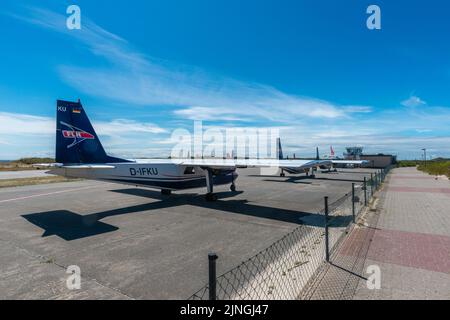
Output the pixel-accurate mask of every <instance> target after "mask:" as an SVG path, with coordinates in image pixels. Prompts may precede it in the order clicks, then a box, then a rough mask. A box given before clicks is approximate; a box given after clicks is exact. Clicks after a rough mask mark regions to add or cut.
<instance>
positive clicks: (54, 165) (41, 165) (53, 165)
mask: <svg viewBox="0 0 450 320" xmlns="http://www.w3.org/2000/svg"><path fill="white" fill-rule="evenodd" d="M33 167H37V168H50V169H52V168H63V169H114V168H115V166H112V165H107V164H79V165H78V164H77V165H64V164H62V163H37V164H34V165H33Z"/></svg>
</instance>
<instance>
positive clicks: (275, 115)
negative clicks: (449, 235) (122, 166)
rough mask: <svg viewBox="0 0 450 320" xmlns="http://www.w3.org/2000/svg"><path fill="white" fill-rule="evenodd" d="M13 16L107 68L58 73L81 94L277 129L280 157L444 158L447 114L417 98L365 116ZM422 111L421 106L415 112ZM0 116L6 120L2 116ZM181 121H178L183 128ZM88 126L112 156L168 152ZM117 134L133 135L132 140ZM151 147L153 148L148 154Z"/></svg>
mask: <svg viewBox="0 0 450 320" xmlns="http://www.w3.org/2000/svg"><path fill="white" fill-rule="evenodd" d="M16 17H17V16H16ZM18 18H19V19H21V20H25V21H27V22H28V23H32V24H34V25H39V26H41V27H45V28H48V29H50V30H53V31H56V32H60V33H64V34H66V35H67V36H70V37H75V38H76V39H77V40H78V41H80V42H81V43H82V44H84V45H86V47H87V48H88V49H89V50H90V51H91V52H92V53H93V54H95V55H98V56H101V57H103V58H105V59H106V60H107V61H108V62H109V63H110V66H108V68H106V67H105V68H100V67H83V68H82V67H77V66H60V67H59V69H58V70H59V73H60V75H61V77H62V79H63V80H64V81H66V82H67V83H68V84H70V85H71V86H73V87H74V88H76V89H78V90H80V91H81V92H83V93H85V94H89V95H93V96H96V97H103V98H105V99H106V100H109V99H112V100H116V101H119V102H124V103H127V104H134V105H143V106H158V107H161V106H170V107H172V108H170V109H169V108H168V110H171V112H173V114H174V115H175V116H176V117H179V118H182V119H183V120H186V119H189V120H193V119H204V120H210V121H216V120H217V121H229V122H234V123H235V125H237V126H238V125H242V121H245V122H244V124H245V126H250V125H251V123H252V121H253V122H256V123H269V122H268V121H267V120H269V121H272V122H271V124H272V125H274V124H275V123H276V124H280V123H281V126H284V127H283V128H282V129H281V136H282V138H283V141H284V145H286V146H287V147H286V151H289V150H294V151H295V150H301V151H302V152H310V154H309V155H314V147H315V146H316V145H319V146H321V148H326V150H328V148H329V145H330V144H332V145H333V146H334V147H335V149H336V150H338V149H341V150H343V148H344V147H345V146H347V145H349V144H361V145H364V146H366V150H368V151H369V152H400V153H408V154H414V152H420V151H415V150H416V149H417V148H418V146H427V147H430V148H431V147H433V148H435V149H436V150H442V153H443V154H447V155H450V151H449V150H448V147H447V146H448V145H449V138H448V136H449V134H448V123H450V109H449V108H446V107H432V106H428V105H427V104H426V102H425V101H423V100H422V99H421V98H419V97H417V96H411V97H410V98H408V99H407V100H405V101H402V102H401V105H403V106H406V107H409V109H405V108H401V107H400V106H397V107H394V108H390V109H386V110H385V111H383V110H381V111H380V110H379V111H378V112H377V114H376V116H374V117H370V118H369V117H367V116H365V115H364V114H367V113H370V112H372V111H373V109H372V107H370V106H364V105H354V104H348V105H340V104H336V103H332V102H329V101H323V100H319V99H314V98H310V97H302V96H297V95H292V94H287V93H284V92H282V91H280V90H278V89H276V88H274V87H271V86H267V85H263V84H259V83H252V82H246V81H240V80H236V79H231V78H227V77H221V76H217V75H212V74H208V73H206V72H204V71H202V70H200V69H198V68H195V67H189V66H181V65H174V64H172V63H169V62H167V61H162V60H156V59H154V58H151V57H148V56H145V55H144V54H142V53H140V52H139V51H137V50H135V49H133V48H132V47H131V46H130V45H129V44H128V43H127V42H126V40H124V39H122V38H120V37H118V36H116V35H114V34H112V33H110V32H108V31H106V30H104V29H102V28H101V27H99V26H97V25H96V24H95V23H93V22H92V21H89V19H88V18H87V17H86V16H83V29H82V30H80V31H76V32H73V31H68V30H67V29H66V28H64V25H65V16H63V15H59V14H56V13H53V12H51V11H48V10H45V9H39V8H29V9H28V11H27V14H26V15H25V16H20V17H18ZM425 105H427V108H416V107H420V106H425ZM173 107H175V108H173ZM354 114H361V115H360V117H358V118H361V119H358V120H355V119H354V117H352V115H354ZM7 115H8V114H7ZM9 115H11V114H9ZM0 116H4V117H7V116H5V113H3V114H1V115H0ZM27 117H33V118H27ZM13 118H14V119H6V118H0V121H1V123H2V124H3V123H10V124H8V125H7V126H5V127H4V128H3V129H2V128H1V127H2V126H0V133H1V132H2V131H1V130H4V131H8V130H9V129H10V130H11V132H16V134H17V135H20V134H22V135H24V134H26V133H31V134H41V135H45V134H47V135H49V136H50V135H51V137H53V132H54V129H53V128H54V123H53V122H54V121H53V120H52V119H49V118H45V117H35V116H27V115H17V116H16V117H13ZM10 120H11V122H9V121H10ZM49 121H50V122H51V124H50V125H49ZM186 123H188V122H186V121H183V124H184V126H186ZM188 124H189V123H188ZM425 125H426V127H425ZM27 126H28V127H27ZM94 126H95V127H96V129H97V133H99V134H100V135H102V134H103V135H105V136H107V137H109V139H106V141H105V143H104V145H105V146H106V145H108V146H110V147H112V148H113V149H112V151H113V152H114V153H116V154H118V155H122V156H128V157H132V156H149V155H153V154H159V155H161V154H163V153H164V152H166V153H167V154H168V153H169V151H170V150H169V149H170V144H168V143H166V141H167V136H168V135H169V132H164V130H163V129H161V128H160V127H158V126H157V125H155V124H148V123H140V122H134V121H127V120H124V119H116V120H112V121H111V122H106V123H102V122H96V123H95V124H94ZM5 128H6V129H5ZM49 128H51V129H49ZM428 128H433V130H434V131H433V133H435V132H436V131H438V130H437V129H439V128H440V129H441V136H439V135H437V134H435V135H434V136H427V137H416V136H412V134H411V132H416V135H417V133H419V134H422V135H423V134H424V133H427V132H426V131H425V130H428ZM11 132H9V134H11ZM124 132H127V133H131V134H132V133H133V132H134V135H133V137H132V139H129V138H130V137H127V136H126V134H124ZM146 133H148V134H146ZM161 136H163V137H161ZM6 141H7V142H9V141H10V140H8V139H7V140H6ZM130 141H131V142H130ZM27 143H29V142H28V141H26V139H22V140H21V146H22V145H23V146H24V148H26V146H27ZM155 145H156V146H158V148H157V149H154V146H155ZM161 146H163V147H161ZM41 149H43V148H41ZM302 155H304V154H302ZM0 158H1V157H0Z"/></svg>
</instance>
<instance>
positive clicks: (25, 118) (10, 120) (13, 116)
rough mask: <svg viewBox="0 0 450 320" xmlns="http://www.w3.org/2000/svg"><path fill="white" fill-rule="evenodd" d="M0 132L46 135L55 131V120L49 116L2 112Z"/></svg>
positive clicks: (5, 133) (6, 133) (0, 114)
mask: <svg viewBox="0 0 450 320" xmlns="http://www.w3.org/2000/svg"><path fill="white" fill-rule="evenodd" d="M0 124H1V125H0V134H2V135H12V134H33V135H45V134H53V133H54V132H55V121H54V120H52V119H51V118H47V117H38V116H33V115H28V114H18V113H8V112H0Z"/></svg>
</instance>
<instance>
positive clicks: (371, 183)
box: [370, 173, 374, 198]
mask: <svg viewBox="0 0 450 320" xmlns="http://www.w3.org/2000/svg"><path fill="white" fill-rule="evenodd" d="M373 184H374V183H373V173H371V174H370V197H371V198H372V197H373Z"/></svg>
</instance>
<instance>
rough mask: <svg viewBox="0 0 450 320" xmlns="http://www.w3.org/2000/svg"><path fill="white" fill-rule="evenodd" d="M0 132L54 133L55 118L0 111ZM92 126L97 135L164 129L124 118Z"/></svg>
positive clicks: (160, 131)
mask: <svg viewBox="0 0 450 320" xmlns="http://www.w3.org/2000/svg"><path fill="white" fill-rule="evenodd" d="M0 123H1V125H0V134H2V135H5V136H7V135H37V136H39V135H54V134H55V131H56V126H55V124H56V120H55V119H54V118H50V117H39V116H34V115H28V114H20V113H8V112H0ZM93 126H94V128H95V131H96V132H97V133H98V134H99V135H105V136H121V135H127V134H130V133H153V134H157V133H164V132H166V130H165V129H163V128H160V127H159V126H157V125H155V124H152V123H143V122H137V121H130V120H124V119H115V120H112V121H109V122H105V121H94V122H93Z"/></svg>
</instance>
